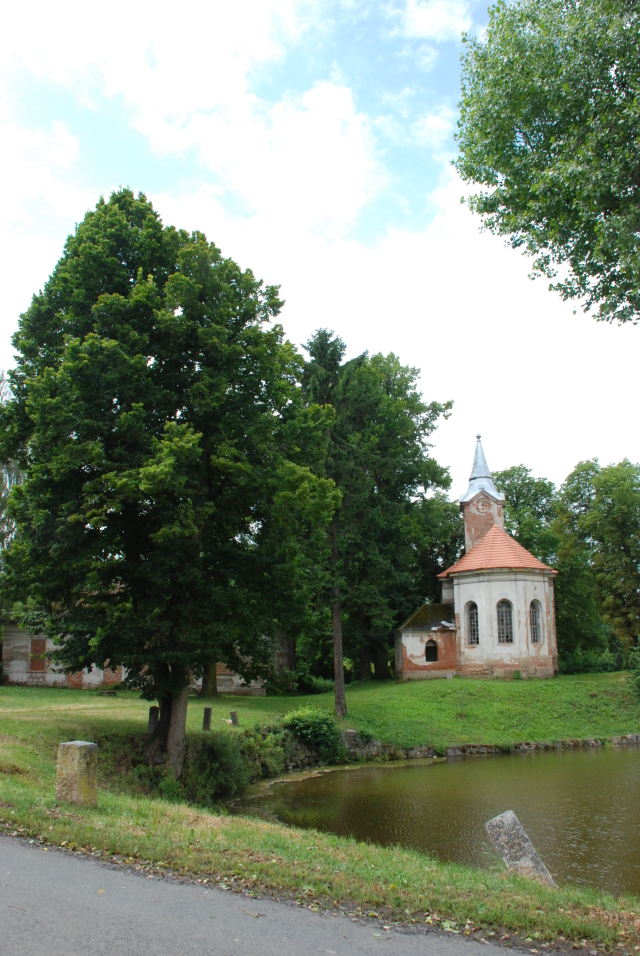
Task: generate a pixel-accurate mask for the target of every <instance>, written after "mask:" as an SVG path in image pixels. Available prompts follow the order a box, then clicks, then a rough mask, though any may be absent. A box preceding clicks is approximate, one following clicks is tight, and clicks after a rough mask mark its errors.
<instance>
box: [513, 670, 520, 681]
mask: <svg viewBox="0 0 640 956" xmlns="http://www.w3.org/2000/svg"><path fill="white" fill-rule="evenodd" d="M511 679H512V680H522V674H521V672H520V671H514V672H513V674H512V675H511Z"/></svg>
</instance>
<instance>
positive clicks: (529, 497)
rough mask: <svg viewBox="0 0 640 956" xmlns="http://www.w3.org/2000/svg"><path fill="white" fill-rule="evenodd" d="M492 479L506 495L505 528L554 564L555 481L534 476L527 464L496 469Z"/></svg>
mask: <svg viewBox="0 0 640 956" xmlns="http://www.w3.org/2000/svg"><path fill="white" fill-rule="evenodd" d="M493 480H494V482H495V485H496V487H497V488H498V489H499V490H500V491H501V492H502V493H503V494H504V496H505V498H506V501H505V516H504V527H505V531H507V532H508V533H509V534H510V535H512V536H513V537H514V538H515V539H516V541H519V542H520V544H521V545H522V546H523V547H524V548H526V549H527V551H531V553H532V554H535V556H536V557H537V558H539V559H540V560H541V561H544V562H545V564H552V563H554V562H555V557H556V552H557V548H558V538H557V535H556V533H555V531H554V529H553V522H554V520H555V517H556V497H557V496H556V487H555V485H554V484H553V482H552V481H546V479H544V478H534V477H533V476H532V474H531V470H530V469H529V468H525V466H524V465H514V466H513V467H512V468H507V469H505V470H504V471H497V472H496V473H495V474H494V476H493Z"/></svg>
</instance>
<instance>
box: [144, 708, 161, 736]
mask: <svg viewBox="0 0 640 956" xmlns="http://www.w3.org/2000/svg"><path fill="white" fill-rule="evenodd" d="M159 720H160V708H159V707H150V708H149V726H148V727H147V733H148V734H149V736H151V734H153V733H155V732H156V728H157V726H158V721H159Z"/></svg>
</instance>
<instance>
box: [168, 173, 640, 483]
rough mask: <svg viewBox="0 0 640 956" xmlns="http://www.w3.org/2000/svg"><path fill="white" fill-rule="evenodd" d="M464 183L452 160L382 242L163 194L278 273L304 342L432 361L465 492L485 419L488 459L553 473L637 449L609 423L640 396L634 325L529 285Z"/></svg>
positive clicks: (520, 260) (445, 432)
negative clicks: (412, 217)
mask: <svg viewBox="0 0 640 956" xmlns="http://www.w3.org/2000/svg"><path fill="white" fill-rule="evenodd" d="M462 192H463V186H462V184H461V183H460V181H459V180H458V179H457V178H456V177H455V175H454V174H453V172H448V173H447V175H446V180H445V182H444V184H443V186H442V187H441V188H440V189H439V190H437V191H436V193H435V194H434V195H432V196H431V197H430V198H431V200H432V202H433V203H434V204H435V206H436V208H437V214H436V216H435V218H434V220H433V222H432V224H431V225H430V226H429V227H428V228H427V229H425V230H423V231H421V232H418V233H410V232H404V231H400V230H394V231H390V232H389V233H388V234H387V236H386V237H385V238H384V239H382V240H381V241H379V242H378V243H377V244H375V245H373V246H364V245H362V244H360V243H357V242H355V241H352V240H348V239H345V238H342V239H339V240H337V241H335V242H331V243H328V242H326V241H325V240H324V239H323V238H321V237H318V236H317V235H312V234H311V233H309V232H306V231H304V230H300V231H298V232H296V233H293V234H292V233H291V232H290V231H289V229H288V228H287V226H286V224H282V225H281V224H279V223H278V222H277V221H273V220H271V219H269V218H267V217H261V216H255V217H251V218H250V219H246V220H244V221H239V220H233V219H230V218H228V217H227V216H225V214H224V210H223V209H222V207H221V206H220V204H219V201H218V199H217V197H216V196H215V195H213V194H212V192H211V191H210V190H196V191H194V192H190V193H185V194H184V195H182V196H177V195H158V196H154V202H155V203H156V205H157V207H158V208H159V209H160V210H161V212H162V213H163V216H164V219H165V221H167V222H174V223H175V224H176V225H181V226H184V227H186V228H189V229H191V228H196V227H198V228H201V229H204V230H205V231H206V232H207V235H209V237H210V238H211V239H212V240H214V241H215V242H216V243H217V244H218V245H219V246H221V247H222V249H223V252H224V253H225V254H226V255H230V256H232V257H233V258H235V259H236V260H237V261H238V262H239V263H240V264H241V265H242V266H243V267H247V266H251V268H252V269H253V270H254V272H255V274H256V275H258V276H260V277H262V278H263V279H264V280H265V281H267V282H275V283H281V284H282V296H283V298H284V299H285V300H286V305H285V308H284V310H283V313H282V321H283V324H284V326H285V330H286V332H287V334H288V335H289V337H290V338H291V339H292V340H293V341H294V342H296V343H297V344H300V343H302V342H304V341H306V340H307V339H308V337H309V336H310V335H311V334H312V333H313V331H314V330H315V329H317V328H319V327H321V326H325V327H329V328H333V329H335V330H336V331H337V332H339V334H340V335H341V336H342V337H343V338H344V339H345V340H346V342H347V344H348V346H349V353H350V355H354V354H357V353H358V352H360V351H362V350H364V349H368V350H369V351H370V352H376V351H383V352H389V351H393V352H395V353H397V354H398V355H399V356H400V357H401V359H402V360H403V361H404V362H406V363H407V364H411V365H416V366H418V367H420V368H421V369H422V387H423V390H424V394H425V397H426V398H427V399H429V400H432V399H438V400H446V399H448V398H453V399H454V400H455V406H454V413H453V416H452V418H451V419H450V420H449V421H448V422H446V423H445V424H443V425H442V426H441V427H440V428H439V429H438V431H437V433H436V435H435V436H434V440H435V453H436V455H437V457H438V460H439V461H441V462H443V463H445V464H449V465H450V466H451V469H452V474H453V477H454V485H453V489H452V490H453V492H454V493H456V494H460V493H462V492H464V490H465V488H466V482H467V478H468V474H469V470H470V467H471V459H472V456H473V448H474V436H475V435H476V433H477V432H478V431H480V432H482V434H483V441H484V444H485V450H486V452H487V456H488V459H489V465H490V467H492V468H494V469H496V470H497V469H499V468H504V467H507V466H509V465H511V464H514V463H519V462H523V463H524V464H526V465H528V466H530V467H532V468H533V469H534V472H535V473H536V474H538V475H542V476H546V477H548V478H550V479H552V480H556V481H561V480H562V479H563V478H564V477H565V476H566V475H567V474H568V472H569V471H570V470H571V469H572V468H573V467H574V465H575V464H576V463H577V461H578V460H579V459H580V458H584V457H591V456H594V455H599V456H600V457H601V459H602V460H603V461H606V462H608V461H613V460H616V461H617V460H620V459H622V458H623V457H624V456H625V455H627V456H629V457H631V458H632V459H635V460H640V436H638V435H636V434H635V433H634V432H633V431H629V430H628V429H626V428H623V427H612V413H613V416H614V419H616V420H618V421H620V420H622V419H621V418H619V417H618V416H622V418H623V417H624V410H625V409H626V408H633V407H635V394H634V389H635V385H634V382H635V365H634V363H635V354H636V349H635V346H634V344H633V343H634V342H635V339H636V338H637V334H638V332H637V329H632V328H622V329H618V328H613V327H610V326H606V325H603V324H602V323H596V322H594V321H593V320H592V319H591V318H589V317H586V316H584V315H583V314H582V313H578V315H574V314H573V309H572V306H571V305H570V304H567V303H563V302H561V301H560V299H559V298H558V297H557V296H556V295H555V294H552V293H550V292H548V291H547V289H546V285H545V284H543V283H541V282H535V283H532V282H531V281H530V280H529V279H528V278H527V273H528V269H529V262H528V261H527V260H526V259H525V258H524V257H522V256H521V255H520V254H519V253H518V252H516V251H514V250H511V249H506V248H505V247H504V245H503V243H502V241H501V240H500V239H498V238H496V237H493V236H491V235H489V234H486V233H482V234H481V233H480V231H479V221H478V219H477V218H476V217H474V216H472V215H471V214H470V213H469V211H468V210H467V209H466V207H464V206H462V205H461V204H460V195H461V193H462ZM632 337H633V339H632ZM586 381H589V382H591V384H592V386H593V387H590V388H585V382H586ZM604 395H607V396H609V398H608V399H607V401H605V400H603V396H604Z"/></svg>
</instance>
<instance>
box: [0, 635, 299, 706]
mask: <svg viewBox="0 0 640 956" xmlns="http://www.w3.org/2000/svg"><path fill="white" fill-rule="evenodd" d="M53 650H54V644H53V641H52V640H50V639H48V638H46V637H44V636H43V635H41V634H40V635H31V634H29V633H28V632H27V631H24V630H22V628H20V627H18V625H17V624H14V623H7V624H5V627H4V640H3V643H2V673H3V676H4V679H5V680H6V681H7V683H8V684H24V685H26V686H28V687H71V688H76V689H78V690H80V689H82V688H88V687H102V686H105V687H109V686H112V685H114V684H119V683H120V682H121V681H122V679H123V676H124V671H123V668H122V667H121V666H120V667H117V668H116V669H115V670H111V669H110V668H109V667H104V668H100V667H93V668H92V669H91V670H88V669H87V668H85V669H84V670H82V671H77V672H76V673H75V674H65V673H64V671H62V670H60V669H59V668H57V667H56V666H55V664H54V663H53V662H52V661H51V659H50V657H48V656H47V655H49V654H50V653H51V652H52V651H53ZM295 666H296V665H295V642H293V641H291V640H290V639H288V638H287V637H286V636H285V635H284V634H280V635H278V640H277V642H276V649H275V667H276V670H277V671H281V670H284V669H285V668H288V669H290V670H294V669H295ZM216 684H217V688H218V693H219V694H233V695H235V696H239V697H245V696H247V697H264V696H265V687H264V681H259V680H254V681H250V682H249V683H247V682H245V680H244V679H243V678H242V677H240V675H239V674H235V673H234V672H233V671H231V670H229V668H228V667H226V666H225V665H224V664H217V665H216ZM191 686H192V689H193V690H194V691H197V690H199V689H200V687H201V686H202V678H200V679H199V680H197V681H193V682H192V685H191Z"/></svg>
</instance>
